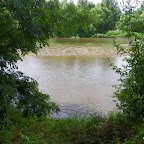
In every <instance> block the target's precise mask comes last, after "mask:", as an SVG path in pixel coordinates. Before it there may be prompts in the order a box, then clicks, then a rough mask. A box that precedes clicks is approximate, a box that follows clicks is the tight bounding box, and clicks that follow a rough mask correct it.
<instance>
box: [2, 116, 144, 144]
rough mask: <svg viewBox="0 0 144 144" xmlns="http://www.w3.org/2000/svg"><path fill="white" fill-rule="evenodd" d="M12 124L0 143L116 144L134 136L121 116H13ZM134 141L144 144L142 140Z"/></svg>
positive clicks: (4, 132)
mask: <svg viewBox="0 0 144 144" xmlns="http://www.w3.org/2000/svg"><path fill="white" fill-rule="evenodd" d="M10 120H11V121H12V122H13V124H12V126H10V125H5V127H3V128H2V135H1V136H0V143H9V144H11V143H22V144H28V143H32V144H39V143H43V144H44V143H48V144H63V143H65V144H70V143H73V144H80V143H84V144H100V143H103V144H107V143H110V144H116V143H121V142H123V143H125V142H124V141H127V140H126V139H133V138H134V137H133V136H135V131H132V130H133V129H132V126H133V125H132V123H131V122H129V121H128V120H127V119H125V118H124V117H123V116H122V115H119V114H111V115H110V116H109V118H105V117H103V118H102V117H101V116H95V115H92V116H90V117H80V116H78V115H76V116H72V117H69V118H66V119H65V118H61V119H56V120H55V119H51V118H46V117H41V118H37V117H29V118H23V117H21V116H20V115H18V114H12V117H10ZM135 138H136V139H140V140H141V141H143V139H141V137H135ZM125 144H126V143H125ZM135 144H136V143H135Z"/></svg>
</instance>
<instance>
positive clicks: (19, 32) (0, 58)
mask: <svg viewBox="0 0 144 144" xmlns="http://www.w3.org/2000/svg"><path fill="white" fill-rule="evenodd" d="M45 6H46V3H45V0H29V1H24V0H1V1H0V119H3V118H4V117H5V115H8V113H9V110H10V109H12V108H13V109H14V110H18V109H19V110H20V111H21V112H22V113H23V114H24V115H25V116H28V115H34V114H36V115H37V116H40V115H42V114H44V115H46V114H48V113H50V112H51V111H56V110H58V107H57V106H56V105H55V104H54V103H53V102H50V97H49V95H46V94H42V93H41V92H39V91H38V84H37V82H36V81H35V80H33V79H32V78H29V77H27V76H25V75H24V74H23V73H21V72H17V71H16V69H17V66H16V62H17V61H18V60H21V55H22V56H24V55H25V54H27V53H29V52H35V53H36V52H37V51H38V50H39V49H40V48H41V47H42V46H45V45H46V44H47V39H48V38H49V37H50V36H51V35H52V34H53V29H52V27H51V25H52V24H51V23H50V22H49V21H48V20H49V17H47V14H46V9H45Z"/></svg>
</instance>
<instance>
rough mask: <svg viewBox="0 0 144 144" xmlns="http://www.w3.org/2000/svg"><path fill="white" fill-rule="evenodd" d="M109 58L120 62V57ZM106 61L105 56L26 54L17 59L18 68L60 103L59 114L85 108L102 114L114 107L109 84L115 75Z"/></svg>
mask: <svg viewBox="0 0 144 144" xmlns="http://www.w3.org/2000/svg"><path fill="white" fill-rule="evenodd" d="M110 60H111V62H113V63H115V64H116V65H118V66H121V64H122V58H120V57H110ZM109 64H110V63H109V62H108V57H95V56H55V57H54V56H51V57H36V56H26V57H24V58H23V62H18V66H19V70H21V71H22V72H24V73H25V74H26V75H28V76H31V77H33V78H34V79H36V80H37V81H38V83H39V88H40V90H41V91H42V92H43V93H47V94H49V95H50V97H51V100H52V101H54V102H56V103H57V104H58V105H59V106H60V108H61V110H62V112H61V113H60V117H67V116H68V114H73V113H76V112H85V111H86V110H87V111H88V112H89V113H94V112H98V113H99V112H102V113H103V114H106V113H107V112H108V111H111V110H113V109H114V108H115V103H114V102H113V98H112V97H111V96H112V94H113V92H114V88H113V87H112V85H114V84H116V83H118V81H117V79H118V78H119V75H117V74H115V73H114V72H113V70H111V68H110V67H109Z"/></svg>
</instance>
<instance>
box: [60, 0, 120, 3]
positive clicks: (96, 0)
mask: <svg viewBox="0 0 144 144" xmlns="http://www.w3.org/2000/svg"><path fill="white" fill-rule="evenodd" d="M60 1H62V0H60ZM67 1H70V0H67ZM77 1H78V0H74V3H75V4H76V3H77ZM88 1H91V2H93V3H95V4H97V3H100V2H101V1H102V0H88ZM117 1H118V2H119V3H120V2H121V0H117Z"/></svg>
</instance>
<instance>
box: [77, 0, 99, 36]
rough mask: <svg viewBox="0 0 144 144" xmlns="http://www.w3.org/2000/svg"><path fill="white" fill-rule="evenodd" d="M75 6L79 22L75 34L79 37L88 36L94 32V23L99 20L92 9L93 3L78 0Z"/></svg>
mask: <svg viewBox="0 0 144 144" xmlns="http://www.w3.org/2000/svg"><path fill="white" fill-rule="evenodd" d="M77 7H78V22H79V29H78V31H77V34H78V36H80V37H90V36H92V35H93V34H94V33H95V32H96V24H97V23H98V22H99V20H98V15H97V13H95V11H94V10H93V9H94V7H95V4H93V3H92V2H88V1H87V0H79V1H78V5H77Z"/></svg>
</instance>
